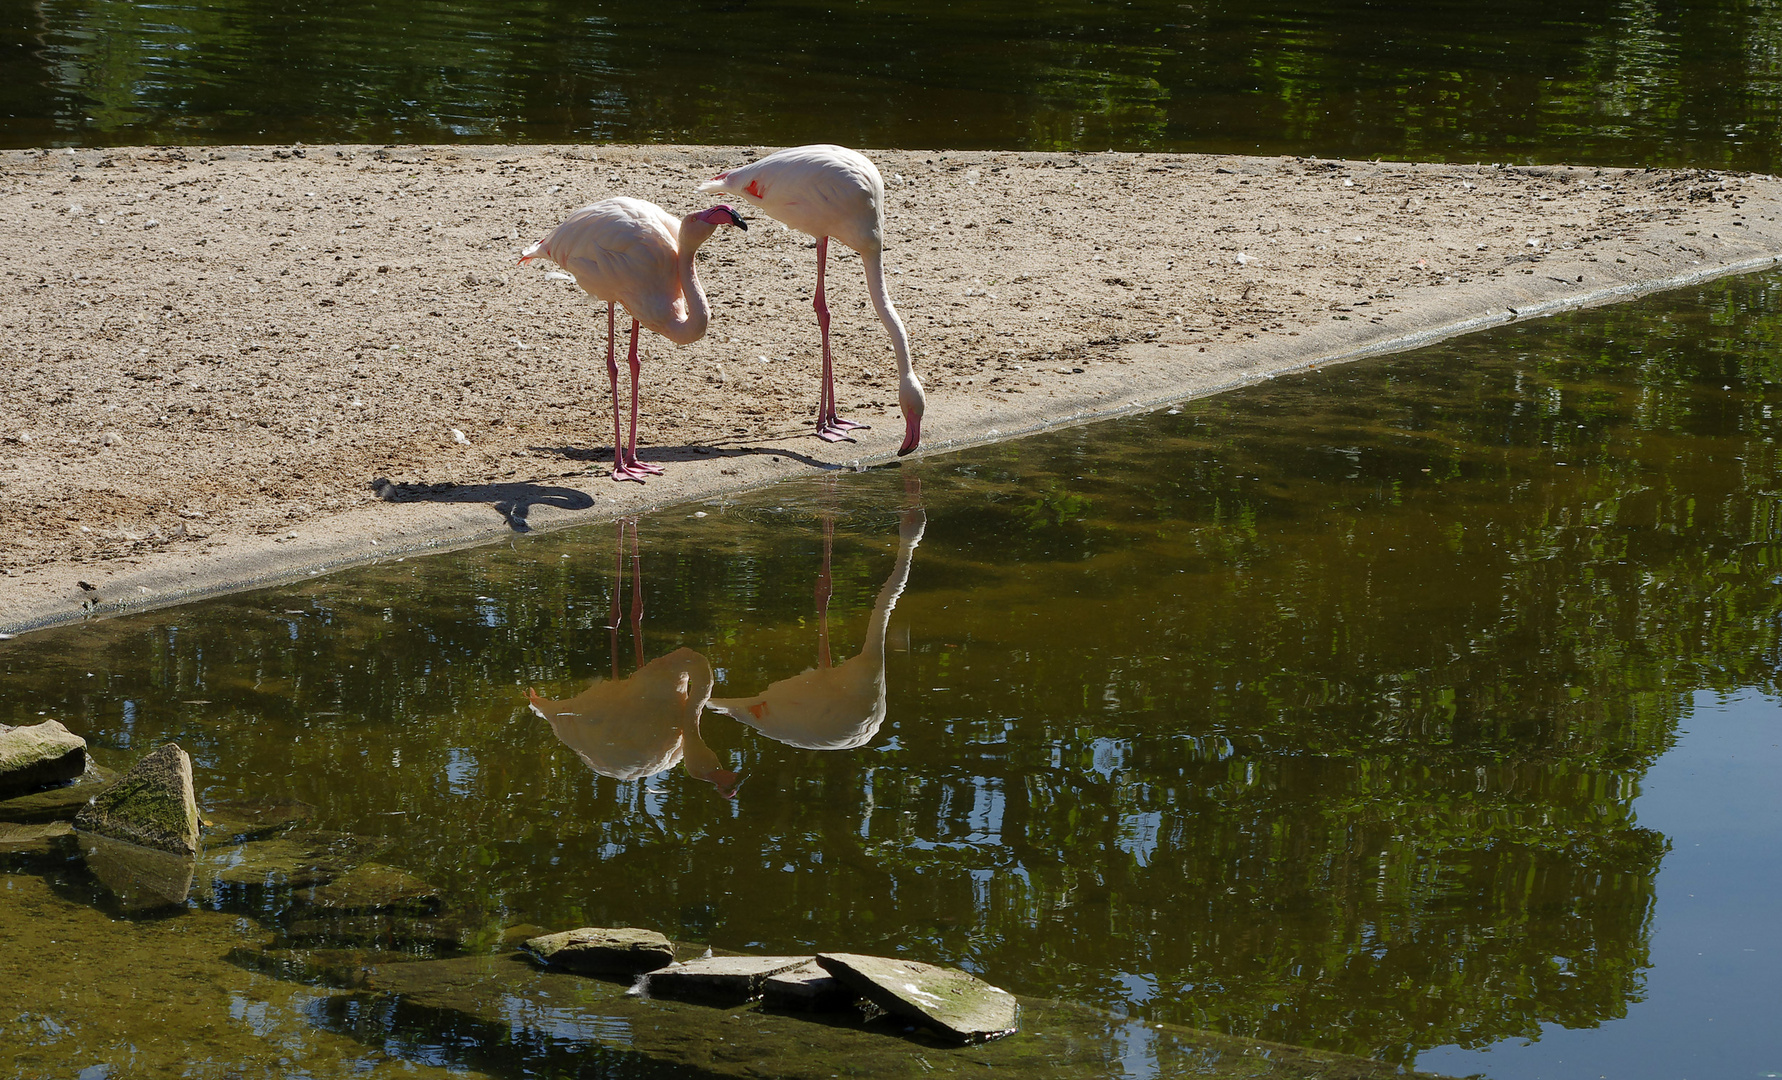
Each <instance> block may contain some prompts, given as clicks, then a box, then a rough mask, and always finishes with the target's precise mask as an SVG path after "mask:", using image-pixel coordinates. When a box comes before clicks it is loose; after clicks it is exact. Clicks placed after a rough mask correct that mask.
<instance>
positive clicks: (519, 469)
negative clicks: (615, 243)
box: [0, 147, 1782, 635]
mask: <svg viewBox="0 0 1782 1080" xmlns="http://www.w3.org/2000/svg"><path fill="white" fill-rule="evenodd" d="M760 150H761V148H723V147H571V148H565V147H405V148H398V147H388V148H377V147H304V148H281V147H208V148H186V149H183V150H179V149H136V150H132V149H128V148H125V149H111V150H94V151H78V152H76V153H72V154H70V153H67V152H62V151H57V152H54V153H49V152H34V151H12V152H0V210H4V211H5V216H4V220H9V221H11V222H12V224H10V225H7V226H5V227H4V228H3V229H0V243H6V244H8V245H11V246H12V249H13V254H14V259H13V260H11V265H12V266H13V267H14V269H12V270H10V271H8V275H7V277H5V278H0V285H4V286H5V288H3V289H0V324H4V325H5V327H6V334H7V335H8V343H7V344H6V345H4V346H0V357H4V359H5V360H6V361H7V367H8V369H9V370H12V371H15V372H18V373H20V377H19V378H18V379H16V380H15V381H14V385H13V386H12V387H10V388H8V391H7V393H6V394H5V395H4V396H3V397H0V440H4V441H0V491H4V492H5V494H6V495H7V496H8V499H7V502H8V503H9V504H10V508H9V509H8V510H7V511H6V512H5V515H6V516H5V519H4V523H5V526H6V528H7V531H8V534H9V535H10V536H11V537H13V538H14V541H15V542H9V544H8V545H6V546H4V547H0V552H4V559H3V562H4V567H3V569H4V571H5V576H4V577H0V633H5V634H8V635H15V634H19V633H24V632H27V631H30V630H35V629H43V628H47V627H50V626H55V625H62V624H66V623H70V622H75V621H79V620H81V619H86V618H93V617H98V616H107V615H115V614H123V613H128V612H136V611H142V610H148V609H151V608H157V607H164V606H168V605H171V604H176V603H183V602H188V601H190V600H195V599H200V598H203V597H208V596H215V595H220V594H223V593H227V592H234V591H240V590H243V589H252V588H260V587H267V586H271V585H276V584H279V583H281V582H286V581H292V580H297V579H301V578H307V577H311V576H316V575H318V574H321V573H327V572H333V571H335V570H339V569H345V568H348V567H351V566H356V565H364V564H367V563H371V562H376V561H380V560H384V559H390V558H400V557H408V556H411V555H416V554H422V553H429V552H437V551H446V550H453V549H457V548H463V547H469V546H475V545H479V544H483V543H489V542H493V541H496V540H500V539H503V538H508V537H512V536H514V535H516V534H518V533H524V532H545V531H555V530H557V529H561V528H569V527H574V526H577V525H582V524H590V523H595V522H599V521H603V520H610V519H611V518H613V517H616V516H621V515H629V514H636V513H642V512H647V511H649V510H653V509H656V508H659V507H662V506H667V505H673V504H678V503H685V502H689V501H695V500H700V499H709V498H713V497H717V496H722V495H729V494H734V493H737V492H740V491H744V490H748V489H751V488H757V487H761V486H765V485H767V484H771V483H775V482H777V481H779V480H782V479H785V478H787V477H789V476H794V475H803V474H806V473H808V472H811V471H815V470H819V469H826V468H827V469H833V468H853V467H868V466H871V465H875V464H879V463H881V462H884V461H889V460H894V459H895V450H896V447H897V441H898V437H899V436H900V434H901V429H902V424H901V421H900V420H899V419H898V416H897V413H896V409H895V372H894V366H893V365H891V363H890V349H889V345H888V342H887V340H886V338H885V335H884V333H883V330H882V328H881V327H879V325H878V322H877V319H876V317H874V316H873V314H872V312H871V311H870V309H868V308H867V307H866V304H865V302H864V299H863V298H862V297H863V294H864V287H863V284H862V282H861V276H860V273H859V270H858V266H857V260H856V259H855V257H854V256H852V254H851V253H847V252H845V251H843V252H841V253H840V254H841V257H833V256H832V258H831V260H830V275H829V278H830V283H831V289H832V293H831V306H832V308H833V309H834V310H835V315H836V327H835V333H836V341H837V368H838V375H837V379H838V391H839V394H840V396H841V400H842V404H843V409H844V413H851V414H853V415H855V416H857V417H859V418H861V419H869V420H872V421H873V422H874V429H873V430H871V431H869V432H866V433H864V437H863V438H862V440H861V442H860V443H858V444H857V445H856V444H846V443H842V444H825V443H821V442H818V441H817V440H816V439H815V438H814V437H812V436H811V435H809V434H808V433H807V432H806V429H805V424H806V423H807V420H806V418H807V417H808V415H809V413H810V412H811V409H812V407H813V406H814V404H815V397H816V394H815V384H816V365H815V359H814V358H815V353H816V330H815V325H814V319H813V317H812V316H811V312H810V308H809V295H810V289H811V287H812V286H813V284H814V276H815V275H814V267H813V266H812V265H811V263H812V261H814V260H813V258H812V252H811V251H810V249H809V248H808V247H807V246H806V240H807V238H804V237H802V236H800V235H798V234H792V233H787V232H785V231H784V230H782V229H780V228H779V227H777V226H776V225H775V223H773V222H771V220H768V219H759V224H760V225H764V226H767V227H766V228H757V229H752V230H751V231H750V233H749V234H748V239H747V240H746V241H741V240H738V239H737V238H729V239H727V240H726V241H725V242H723V243H713V244H709V245H708V246H707V248H705V249H702V251H701V255H700V267H699V269H700V274H701V278H702V280H703V281H704V284H705V288H706V291H707V293H708V295H709V296H710V297H711V298H712V304H713V309H714V315H713V320H712V329H711V332H710V333H709V334H708V336H707V338H706V339H705V340H704V341H702V342H700V343H698V344H696V345H694V346H691V347H688V348H684V349H676V348H673V347H671V346H667V345H666V344H665V343H663V342H661V340H660V339H656V340H654V341H647V342H646V346H645V357H646V360H645V368H644V382H643V398H644V402H643V418H642V421H643V424H644V427H643V430H642V432H641V434H640V445H644V444H647V445H648V448H649V450H650V452H651V453H650V456H652V457H653V458H654V459H655V460H657V461H659V462H662V463H664V464H666V465H668V466H669V473H668V475H667V476H666V477H664V478H661V479H660V480H656V481H652V482H651V483H650V484H649V485H647V486H643V487H639V486H637V485H633V484H622V485H621V484H613V483H612V482H611V481H610V480H609V479H608V478H607V476H606V472H605V468H604V466H603V465H602V459H603V456H608V455H610V453H611V448H610V445H609V444H608V443H607V442H606V441H605V440H602V439H601V427H602V418H603V417H604V416H605V413H604V412H603V409H602V406H603V405H604V404H605V403H606V400H607V399H606V387H605V385H604V380H603V379H601V378H599V377H598V376H599V374H600V369H601V368H602V367H603V366H604V364H603V363H602V362H601V359H600V358H599V357H598V356H597V354H596V352H595V349H596V347H597V346H598V335H597V334H596V333H594V331H595V330H596V329H597V326H596V324H597V322H603V321H604V320H597V319H596V318H595V316H596V315H597V314H598V312H596V311H594V310H591V309H589V308H587V307H585V306H581V305H576V304H573V303H572V302H571V301H573V299H574V297H573V296H572V295H569V290H567V289H565V288H564V287H562V286H561V284H560V283H557V282H554V281H552V280H550V279H547V278H546V277H545V276H544V275H543V274H540V273H533V272H529V271H522V270H519V269H517V268H516V267H514V266H513V257H515V256H517V252H518V250H519V249H520V248H522V247H524V246H525V244H526V243H527V242H528V241H529V240H530V239H531V238H532V236H531V235H529V234H532V233H536V232H539V231H542V230H543V229H546V228H548V227H549V226H550V225H551V224H553V223H554V221H555V220H556V219H557V217H559V216H561V214H562V213H564V212H566V209H569V208H573V207H574V206H577V205H581V204H583V203H585V202H588V201H591V200H593V199H596V198H601V197H605V196H606V195H609V194H616V193H621V192H623V193H633V194H640V195H643V196H646V197H651V198H655V199H656V200H657V201H660V202H662V203H663V204H664V205H665V206H668V207H670V208H671V209H674V210H676V211H684V210H687V209H691V208H695V207H694V204H695V203H696V202H699V201H700V200H698V199H697V198H695V197H694V196H693V195H692V194H691V192H692V188H693V186H694V185H695V184H696V183H697V181H698V180H699V179H702V178H703V177H704V176H705V175H709V173H710V171H714V170H715V168H716V167H719V166H721V165H723V164H725V163H730V164H734V163H737V162H739V161H741V160H746V157H747V155H748V154H750V153H751V152H760ZM869 156H871V157H873V158H874V159H875V160H876V161H877V162H878V164H879V167H880V169H881V171H882V172H883V173H884V174H885V177H886V182H887V203H888V211H887V219H888V220H887V233H888V237H889V245H888V250H887V254H886V265H887V269H888V271H889V272H890V273H889V274H888V278H889V282H890V289H891V294H892V298H893V301H894V302H895V303H896V304H897V306H898V307H899V309H900V310H901V311H902V313H903V316H904V319H905V321H906V323H907V324H909V327H910V332H911V338H912V347H913V353H914V355H915V357H916V364H917V370H918V372H919V373H920V374H921V376H922V378H923V380H924V382H925V384H926V386H927V393H928V399H929V408H928V415H927V417H926V418H925V420H924V435H925V440H924V443H923V445H922V447H921V449H920V450H919V451H918V452H917V453H918V455H926V454H936V453H945V452H951V451H954V450H960V449H964V448H967V447H970V446H976V445H982V444H985V443H989V442H995V441H1000V440H1003V439H1009V438H1016V437H1020V436H1022V435H1026V434H1031V433H1034V432H1038V431H1045V430H1051V429H1054V428H1058V427H1064V426H1071V425H1075V424H1081V423H1088V422H1093V421H1095V420H1100V419H1107V418H1112V417H1115V416H1121V415H1128V414H1131V413H1136V412H1143V411H1147V410H1150V409H1153V408H1158V407H1162V406H1165V405H1168V404H1171V403H1173V402H1179V401H1183V400H1187V399H1191V398H1196V397H1203V396H1207V395H1210V394H1215V393H1220V392H1223V391H1225V390H1229V389H1234V388H1236V387H1239V386H1243V385H1248V384H1250V383H1254V382H1258V381H1262V380H1264V379H1267V378H1270V377H1273V376H1275V375H1279V374H1284V373H1287V372H1290V371H1297V370H1303V369H1306V368H1310V367H1320V366H1325V365H1328V364H1335V363H1344V362H1349V361H1352V360H1357V359H1362V358H1365V357H1369V356H1376V355H1382V354H1386V353H1391V352H1399V351H1403V350H1406V349H1411V348H1417V347H1421V346H1423V345H1427V344H1431V343H1433V342H1435V341H1439V340H1442V339H1444V338H1448V337H1453V336H1457V335H1459V334H1464V333H1471V332H1475V331H1477V330H1482V329H1486V328H1489V327H1491V326H1496V325H1501V324H1503V323H1506V322H1512V321H1518V320H1521V319H1526V318H1537V317H1544V316H1546V315H1551V314H1557V313H1560V312H1563V311H1567V310H1572V309H1574V308H1579V307H1586V306H1596V305H1601V304H1606V303H1614V302H1618V301H1620V300H1624V299H1632V298H1634V297H1636V296H1643V295H1648V294H1650V293H1653V292H1659V291H1664V290H1667V289H1673V288H1682V287H1687V286H1689V285H1692V284H1695V283H1697V282H1700V281H1705V280H1708V279H1710V278H1713V277H1719V276H1725V275H1728V274H1735V273H1748V272H1755V271H1758V270H1762V269H1764V268H1766V267H1770V266H1775V265H1777V264H1778V260H1779V259H1782V183H1779V182H1778V181H1777V180H1776V179H1774V178H1771V177H1761V176H1735V175H1732V174H1722V173H1711V172H1704V171H1700V170H1619V169H1597V168H1566V167H1561V166H1540V167H1527V168H1501V169H1500V168H1496V167H1492V166H1453V165H1410V164H1400V163H1380V162H1334V161H1324V160H1316V161H1314V160H1310V159H1297V158H1242V157H1229V156H1199V155H1167V154H1069V153H1058V154H1045V153H997V152H973V153H953V152H944V151H871V152H869ZM77 176H78V177H79V179H75V177H77ZM613 178H616V179H613ZM652 183H653V184H654V185H655V188H654V189H652V188H651V186H650V185H651V184H652ZM405 184H406V186H404V185H405ZM107 189H109V190H107ZM416 189H424V190H422V191H417V190H416ZM1246 189H1247V190H1246ZM374 197H376V202H377V204H378V205H376V206H373V205H372V202H373V198H374ZM76 199H80V200H82V201H80V202H76V201H74V200H76ZM236 207H239V208H240V209H239V210H237V209H235V208H236ZM448 213H453V214H456V215H458V216H459V217H461V218H462V220H458V219H456V218H454V219H453V220H452V223H451V224H450V225H448V224H446V221H447V215H448ZM151 223H152V224H151ZM46 238H47V239H46ZM924 241H926V243H925V242H924ZM26 244H30V245H31V247H30V248H29V249H27V248H26V247H25V246H24V245H26ZM510 249H511V251H510ZM28 252H30V253H35V256H34V257H28V255H27V253H28ZM200 282H205V283H206V284H204V285H200V284H199V283H200ZM1147 294H1149V295H1147ZM558 356H561V357H563V359H562V360H561V361H559V360H557V357H558ZM887 374H888V375H889V378H887V377H886V376H887ZM739 391H740V393H739ZM380 398H381V399H382V400H381V401H380V400H377V399H380ZM368 400H369V401H370V404H367V402H368ZM553 414H562V415H553ZM454 428H455V429H456V430H457V432H459V433H464V434H463V440H462V441H460V440H459V439H458V438H457V437H456V436H455V435H454V434H453V431H454ZM558 428H560V429H562V430H553V429H558ZM607 430H608V431H610V427H608V428H607ZM21 436H24V438H21ZM590 463H591V464H590ZM380 479H381V480H383V481H384V483H382V484H380V485H377V486H376V488H375V489H374V486H373V482H374V481H376V480H380Z"/></svg>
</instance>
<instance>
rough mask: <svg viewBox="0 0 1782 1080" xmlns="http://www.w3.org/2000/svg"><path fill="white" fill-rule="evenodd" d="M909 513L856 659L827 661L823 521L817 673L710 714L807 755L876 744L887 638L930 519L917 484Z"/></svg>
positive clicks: (729, 701) (831, 529)
mask: <svg viewBox="0 0 1782 1080" xmlns="http://www.w3.org/2000/svg"><path fill="white" fill-rule="evenodd" d="M905 492H906V494H907V496H908V500H909V502H908V505H907V506H906V508H905V510H904V513H903V520H902V521H901V522H900V523H899V526H898V530H897V564H896V566H895V567H893V569H892V571H891V576H890V577H889V578H887V579H886V581H885V584H884V586H883V587H882V588H880V589H879V595H878V599H877V600H875V601H874V603H873V609H872V621H871V622H869V623H868V624H867V628H866V643H865V645H864V647H863V648H861V650H860V654H859V655H858V656H855V657H853V658H852V659H850V660H843V661H842V662H841V663H839V664H833V663H831V661H830V656H829V596H830V592H831V580H830V571H829V566H830V552H831V549H832V548H833V547H834V542H835V518H834V516H833V515H825V516H824V519H823V570H822V572H821V573H820V574H819V575H818V577H817V590H816V599H817V616H818V620H817V626H818V630H817V666H816V667H814V668H811V669H809V670H807V671H805V672H804V673H803V674H800V675H794V676H792V677H791V678H789V679H781V680H780V681H779V682H776V683H774V684H772V685H771V686H769V687H768V688H767V689H766V690H763V691H762V692H761V693H760V694H757V695H755V696H754V697H740V698H718V699H715V700H713V701H712V702H711V708H712V709H713V710H714V711H716V712H721V713H724V714H726V715H728V716H731V717H733V718H734V719H736V720H740V721H741V722H742V723H744V724H747V725H748V726H749V727H752V728H754V729H755V730H756V731H759V732H760V733H761V734H763V735H765V736H767V737H768V738H770V739H774V740H776V741H778V742H783V743H785V744H786V745H788V746H796V747H799V748H800V749H804V750H853V749H856V748H858V747H862V746H865V745H867V744H868V743H870V742H872V740H873V737H874V736H876V735H877V734H878V733H879V725H881V724H883V723H884V722H885V631H886V629H887V627H888V626H889V625H890V622H891V610H892V609H893V608H895V607H896V606H897V598H898V597H899V596H901V595H902V594H903V587H904V585H905V583H907V582H908V581H909V578H910V559H911V557H912V556H914V555H915V552H916V545H917V544H920V543H921V542H922V531H923V529H925V528H926V527H927V524H928V517H927V515H926V513H924V511H923V510H922V502H921V487H920V481H918V480H914V479H912V480H911V481H910V482H909V484H908V485H907V486H906V488H905Z"/></svg>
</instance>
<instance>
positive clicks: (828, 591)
mask: <svg viewBox="0 0 1782 1080" xmlns="http://www.w3.org/2000/svg"><path fill="white" fill-rule="evenodd" d="M834 550H835V519H834V518H832V517H829V516H828V515H825V516H824V518H823V570H822V572H821V573H820V574H818V575H817V667H818V668H819V669H821V670H825V671H827V670H828V669H829V667H830V656H829V597H830V596H831V595H832V594H833V593H834V591H835V590H834V579H833V578H832V577H831V575H830V572H829V563H830V557H831V554H832V553H833V551H834Z"/></svg>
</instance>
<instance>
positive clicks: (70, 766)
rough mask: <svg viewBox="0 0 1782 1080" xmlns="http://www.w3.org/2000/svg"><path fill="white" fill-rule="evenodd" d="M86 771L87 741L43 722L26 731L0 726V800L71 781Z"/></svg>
mask: <svg viewBox="0 0 1782 1080" xmlns="http://www.w3.org/2000/svg"><path fill="white" fill-rule="evenodd" d="M86 769H87V740H85V739H83V738H81V737H80V736H79V735H76V734H74V733H73V732H71V731H69V730H68V729H67V728H65V727H63V726H62V724H61V722H60V721H56V720H45V721H44V722H43V723H41V724H32V725H30V726H29V727H7V726H6V725H4V724H0V798H3V797H6V796H9V795H22V794H25V793H27V792H32V791H36V790H38V789H39V788H44V787H48V786H50V785H51V784H62V783H66V782H67V781H69V780H73V779H75V778H76V777H78V776H79V775H80V774H81V773H83V772H85V771H86Z"/></svg>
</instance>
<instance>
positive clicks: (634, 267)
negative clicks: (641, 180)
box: [539, 197, 685, 329]
mask: <svg viewBox="0 0 1782 1080" xmlns="http://www.w3.org/2000/svg"><path fill="white" fill-rule="evenodd" d="M679 249H680V222H678V221H676V220H675V219H674V218H672V217H670V216H668V214H667V213H666V212H664V211H663V210H662V209H661V208H660V207H658V206H656V205H655V204H653V203H647V202H643V201H642V200H640V199H629V198H623V197H621V198H615V199H606V200H604V201H602V202H597V203H594V204H592V205H590V206H584V207H582V208H581V209H580V210H577V211H576V212H575V213H573V214H571V215H569V216H568V217H567V218H564V219H563V223H562V224H561V225H558V226H557V227H556V228H555V229H553V230H551V232H550V234H549V235H547V236H546V237H545V238H544V239H543V240H542V241H540V242H539V254H541V255H543V256H545V257H546V258H548V259H550V260H551V261H552V262H554V263H556V264H557V265H558V266H561V267H562V268H563V269H565V270H567V271H568V272H569V273H570V275H571V276H573V277H574V278H575V281H576V284H577V285H580V286H581V287H582V290H583V291H584V292H586V293H588V295H590V296H593V297H594V298H596V299H599V300H616V301H618V302H619V303H621V304H624V305H625V309H626V310H627V311H629V312H631V315H632V317H633V318H635V319H637V321H638V322H640V323H643V324H644V325H645V326H647V327H650V328H651V329H655V328H656V327H657V326H659V325H661V324H663V323H665V322H667V321H668V319H669V318H670V317H671V316H672V314H673V312H674V309H675V305H676V304H677V303H685V300H684V299H683V298H682V296H681V287H680V279H679V271H678V255H677V253H678V251H679Z"/></svg>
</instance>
